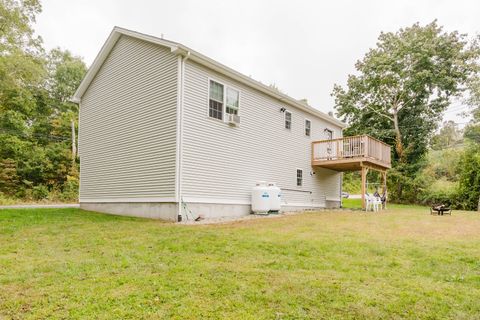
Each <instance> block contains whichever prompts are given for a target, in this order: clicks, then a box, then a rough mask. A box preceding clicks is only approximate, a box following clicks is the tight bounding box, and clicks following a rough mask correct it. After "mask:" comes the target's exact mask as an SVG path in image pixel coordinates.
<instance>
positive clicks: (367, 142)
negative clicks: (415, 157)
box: [312, 135, 391, 166]
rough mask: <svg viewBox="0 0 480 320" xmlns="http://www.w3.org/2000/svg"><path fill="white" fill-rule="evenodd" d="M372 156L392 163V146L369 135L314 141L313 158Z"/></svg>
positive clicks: (323, 159) (321, 159)
mask: <svg viewBox="0 0 480 320" xmlns="http://www.w3.org/2000/svg"><path fill="white" fill-rule="evenodd" d="M354 158H370V159H374V160H377V161H379V162H381V163H383V164H385V165H388V166H390V165H391V147H390V146H389V145H388V144H386V143H384V142H382V141H380V140H377V139H375V138H372V137H370V136H367V135H363V136H353V137H343V138H338V139H332V140H322V141H314V142H312V160H313V161H328V160H342V159H354Z"/></svg>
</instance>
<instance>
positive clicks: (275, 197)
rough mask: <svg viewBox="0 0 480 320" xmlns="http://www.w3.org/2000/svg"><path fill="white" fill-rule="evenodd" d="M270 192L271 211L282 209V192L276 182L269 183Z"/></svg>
mask: <svg viewBox="0 0 480 320" xmlns="http://www.w3.org/2000/svg"><path fill="white" fill-rule="evenodd" d="M268 194H269V195H270V211H277V212H278V211H280V208H281V204H280V203H281V201H282V192H281V190H280V188H279V187H277V185H276V183H274V182H269V183H268Z"/></svg>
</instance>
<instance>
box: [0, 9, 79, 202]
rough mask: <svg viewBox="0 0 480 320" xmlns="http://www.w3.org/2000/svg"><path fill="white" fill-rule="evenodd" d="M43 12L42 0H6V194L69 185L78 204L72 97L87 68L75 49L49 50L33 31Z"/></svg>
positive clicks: (2, 90) (0, 104)
mask: <svg viewBox="0 0 480 320" xmlns="http://www.w3.org/2000/svg"><path fill="white" fill-rule="evenodd" d="M40 10H41V6H40V3H39V2H38V0H2V1H0V179H3V180H4V181H3V182H2V183H0V184H1V185H0V191H2V192H4V193H6V194H9V195H13V194H16V195H17V196H19V197H28V196H29V195H31V196H33V195H35V197H37V198H44V197H45V190H50V191H52V190H62V189H63V188H64V185H65V186H66V187H65V188H66V189H68V190H67V191H68V196H67V197H66V198H68V199H70V200H72V198H73V196H72V195H73V194H74V192H75V188H77V187H78V179H77V175H78V168H77V166H78V163H77V162H76V161H74V162H73V166H72V158H73V156H72V152H71V150H72V145H71V140H70V136H71V123H72V121H74V123H76V119H77V116H78V107H77V105H76V104H73V103H71V102H69V98H70V97H71V96H72V95H73V93H74V91H75V89H76V88H77V87H78V85H79V84H80V81H81V79H82V78H83V76H84V75H85V72H86V66H85V64H84V63H83V61H82V59H81V58H79V57H76V56H74V55H72V54H71V53H70V52H69V51H64V50H61V49H54V50H52V51H50V52H49V53H47V54H46V53H45V52H44V50H43V48H42V42H41V38H39V37H35V36H34V30H33V27H32V24H33V23H34V22H35V16H36V15H37V14H38V13H39V12H40ZM70 176H72V177H70Z"/></svg>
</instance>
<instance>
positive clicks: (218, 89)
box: [208, 80, 223, 120]
mask: <svg viewBox="0 0 480 320" xmlns="http://www.w3.org/2000/svg"><path fill="white" fill-rule="evenodd" d="M208 116H209V117H211V118H215V119H219V120H223V84H220V83H218V82H215V81H213V80H210V96H209V100H208Z"/></svg>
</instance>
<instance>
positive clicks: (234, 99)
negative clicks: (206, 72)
mask: <svg viewBox="0 0 480 320" xmlns="http://www.w3.org/2000/svg"><path fill="white" fill-rule="evenodd" d="M239 108H240V91H238V90H236V89H234V88H231V87H228V86H226V85H224V84H222V83H220V82H217V81H215V80H209V99H208V116H209V117H210V118H214V119H218V120H223V121H225V122H228V123H236V124H238V123H240V117H239V116H238V111H239Z"/></svg>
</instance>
